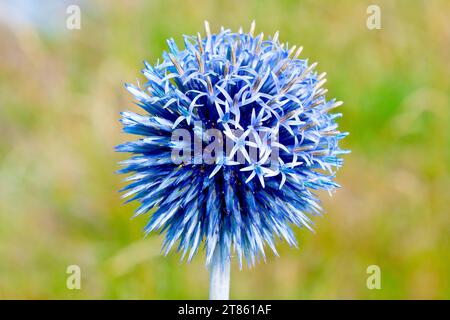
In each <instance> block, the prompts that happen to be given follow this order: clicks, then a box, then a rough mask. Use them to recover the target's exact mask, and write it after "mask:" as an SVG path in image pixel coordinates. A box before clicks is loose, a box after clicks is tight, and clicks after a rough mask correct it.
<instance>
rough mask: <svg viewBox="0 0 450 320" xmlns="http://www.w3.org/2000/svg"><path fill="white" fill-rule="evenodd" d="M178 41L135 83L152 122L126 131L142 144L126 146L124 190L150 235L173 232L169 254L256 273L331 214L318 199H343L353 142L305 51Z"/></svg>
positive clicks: (241, 37) (235, 41)
mask: <svg viewBox="0 0 450 320" xmlns="http://www.w3.org/2000/svg"><path fill="white" fill-rule="evenodd" d="M205 26H206V35H205V36H204V37H203V38H202V37H201V36H200V34H198V35H197V36H184V46H185V48H184V49H178V47H177V45H176V44H175V42H174V40H173V39H170V40H168V46H169V52H167V53H164V54H163V59H162V62H161V63H160V62H159V61H158V63H156V65H155V66H152V65H150V64H149V63H147V62H145V68H144V69H143V70H142V72H143V74H144V76H145V77H146V78H147V80H148V81H147V83H145V85H143V87H139V86H134V85H130V84H127V85H126V88H127V89H128V91H130V92H131V93H132V94H133V96H134V98H135V99H136V100H137V105H138V106H139V107H141V108H142V109H143V111H144V114H136V113H133V112H123V113H122V119H121V122H122V123H123V126H124V131H125V132H127V133H130V134H136V135H139V136H141V138H140V139H139V140H137V141H132V142H126V143H124V144H121V145H119V146H117V151H119V152H129V153H132V154H133V156H132V157H131V158H130V159H128V160H125V161H123V162H122V165H123V166H124V168H123V169H122V170H120V172H121V173H133V175H131V176H129V177H128V178H127V179H126V180H127V181H130V183H129V185H128V186H126V187H125V188H124V189H123V191H126V193H125V194H124V197H131V198H130V199H129V201H133V200H137V201H139V202H140V203H141V205H140V207H139V208H138V209H137V211H136V215H140V214H144V213H147V212H149V211H150V210H151V209H153V208H155V210H152V211H153V213H152V214H151V217H150V220H149V222H148V224H147V226H146V228H145V231H146V233H150V232H151V231H155V230H161V231H165V233H166V237H165V241H164V245H163V249H164V250H165V253H166V254H167V253H168V252H169V250H170V249H171V248H172V247H174V246H175V247H177V249H178V250H179V251H181V252H182V259H183V257H185V256H186V255H187V257H188V260H191V259H192V257H193V255H194V254H195V253H196V252H197V251H198V249H199V247H200V246H201V245H202V244H204V247H205V250H206V263H207V264H209V263H210V261H211V259H212V257H213V254H214V252H215V250H218V252H219V253H220V257H222V259H224V260H225V259H229V258H230V256H231V254H232V253H233V254H235V255H236V256H237V259H238V261H239V264H240V265H242V261H243V259H244V258H245V260H246V261H247V263H248V264H249V265H253V264H254V263H255V262H256V261H258V260H259V259H260V257H262V258H263V259H265V250H266V248H267V247H269V248H270V249H271V250H272V251H273V252H274V253H275V254H277V251H276V248H275V243H276V239H284V240H285V241H287V243H289V244H290V245H292V246H296V245H297V242H296V239H295V236H294V233H293V231H292V229H291V226H293V225H295V226H299V227H307V228H309V229H311V224H312V222H311V220H310V215H315V214H320V212H321V207H320V205H319V199H318V198H317V196H316V195H315V194H314V193H313V191H314V190H327V191H330V192H331V191H333V190H334V189H335V188H337V187H338V185H337V184H336V183H335V182H334V181H333V179H334V175H335V171H336V169H337V168H338V167H340V166H341V164H342V159H340V158H339V155H340V154H342V153H345V151H344V150H341V149H340V148H339V146H338V142H339V140H341V139H342V138H343V137H345V135H346V134H345V133H341V132H339V131H338V126H337V124H336V122H335V120H336V118H338V117H340V116H341V114H336V113H334V114H332V113H330V110H332V109H334V108H335V107H338V106H339V105H340V104H341V103H340V102H336V101H335V100H334V99H332V100H327V99H326V98H325V94H326V92H327V91H326V90H325V89H324V88H322V85H323V84H324V83H325V81H326V80H325V78H324V76H325V74H324V73H322V74H320V75H318V74H317V72H315V71H314V68H315V66H316V64H311V65H310V64H308V60H306V59H301V58H299V55H300V53H301V48H299V49H297V48H296V47H295V46H293V47H289V46H288V45H287V44H281V43H280V42H279V40H278V33H276V34H275V35H274V36H273V37H269V38H268V39H264V36H263V34H259V35H256V36H255V35H254V24H252V28H251V30H250V32H249V33H244V32H242V30H240V31H239V32H238V33H233V32H231V31H230V30H225V29H223V28H222V29H221V31H220V32H219V33H217V34H212V33H211V32H210V29H209V26H208V24H207V23H205Z"/></svg>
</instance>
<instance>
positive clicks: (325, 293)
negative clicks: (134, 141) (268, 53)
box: [0, 0, 450, 299]
mask: <svg viewBox="0 0 450 320" xmlns="http://www.w3.org/2000/svg"><path fill="white" fill-rule="evenodd" d="M72 3H75V4H78V5H79V6H80V8H81V29H80V30H68V29H67V28H66V18H67V17H68V15H67V14H66V8H67V6H68V5H70V4H72ZM370 4H377V5H379V6H380V8H381V22H382V29H381V30H369V29H368V28H367V27H366V19H367V17H368V15H367V13H366V9H367V7H368V5H370ZM0 12H1V14H0V298H25V299H30V298H37V299H52V298H58V299H81V298H89V299H91V298H93V299H99V298H107V299H118V298H124V299H132V298H138V299H141V298H142V299H177V298H183V299H204V298H207V297H208V274H207V270H206V269H205V266H204V257H203V253H202V254H200V255H199V256H197V257H196V258H195V259H194V261H193V262H191V263H190V264H186V263H179V255H178V254H175V253H172V254H170V255H169V256H168V257H166V258H164V257H162V256H161V255H160V254H159V250H160V245H161V242H162V237H161V236H157V235H152V236H150V237H148V238H146V239H144V238H143V233H142V229H143V227H144V225H145V222H146V217H141V218H136V219H133V220H131V219H130V217H131V215H132V212H133V210H134V209H135V207H136V204H130V205H122V200H120V195H119V193H118V192H117V190H118V189H119V188H120V187H121V186H123V185H124V183H123V182H122V178H123V177H122V176H118V175H115V174H114V171H115V170H117V169H118V165H117V162H118V161H119V160H121V159H124V158H125V157H126V155H124V154H116V153H114V152H113V147H114V146H115V145H117V144H118V143H120V142H122V141H125V140H127V139H128V138H129V137H127V136H126V135H124V134H122V133H121V127H120V125H119V123H118V119H119V114H118V113H119V111H120V110H124V109H131V110H136V108H135V107H134V106H133V104H132V98H131V96H130V95H129V94H128V93H127V92H126V91H125V90H124V88H123V83H124V82H136V79H140V80H142V76H141V75H140V72H139V71H140V69H141V68H142V61H143V60H144V59H147V60H148V61H150V62H155V61H156V59H157V58H158V57H160V55H161V53H162V51H163V50H165V49H166V43H165V39H166V38H168V37H172V36H173V37H175V39H176V40H177V41H178V43H180V45H181V35H182V34H195V33H196V32H197V31H202V30H203V20H205V19H207V20H209V22H210V24H211V27H212V29H213V30H214V31H217V30H218V29H219V28H220V26H222V25H223V26H225V27H229V28H231V29H233V30H237V28H238V27H239V26H241V25H242V26H243V27H244V28H245V29H247V30H248V28H249V25H250V22H251V21H252V20H253V19H255V20H256V30H257V32H264V33H265V34H266V35H268V34H273V33H274V32H275V31H276V30H279V31H280V39H281V40H282V41H287V42H289V43H290V44H297V45H303V46H304V51H303V53H302V57H308V58H309V59H310V61H318V62H319V66H318V70H319V71H320V72H321V71H326V72H327V73H328V83H327V85H326V87H327V88H328V89H329V94H328V97H336V98H338V99H339V100H343V101H344V103H345V104H344V106H343V107H341V110H340V111H341V112H343V113H344V118H343V119H342V120H340V126H341V129H342V130H343V131H349V132H350V133H351V134H350V136H349V137H348V138H347V139H346V140H345V141H344V143H343V144H344V147H346V148H350V149H352V153H351V154H350V155H347V156H346V157H345V165H344V167H343V168H342V169H341V170H340V171H339V172H338V175H337V181H338V182H339V183H340V184H341V185H342V186H343V188H342V189H340V190H339V191H338V192H336V193H335V194H334V196H333V197H332V198H330V197H329V196H328V195H327V194H322V198H323V199H324V200H323V206H324V208H325V210H326V214H325V215H324V217H322V218H316V219H315V222H316V226H315V230H316V233H315V234H313V233H311V232H309V231H307V230H301V231H300V232H297V234H298V238H299V241H300V248H299V249H292V248H289V247H288V246H287V245H286V244H283V243H281V244H279V248H280V254H281V257H280V258H276V257H274V256H273V255H270V256H269V259H268V262H267V263H260V264H258V265H257V266H256V268H254V269H251V270H249V269H248V268H245V269H244V270H242V271H239V270H238V267H237V264H236V262H235V261H234V264H233V267H232V268H233V269H232V284H231V297H232V298H235V299H253V298H264V299H272V298H273V299H303V298H305V299H335V298H337V299H353V298H355V299H363V298H369V299H405V298H413V299H416V298H425V299H431V298H440V299H444V298H445V299H449V298H450V257H449V252H450V241H449V231H450V216H449V213H450V209H449V204H450V203H449V202H450V201H449V199H450V172H449V171H450V170H449V163H450V152H449V147H450V128H449V125H450V109H449V108H450V103H449V102H450V90H449V89H450V62H449V61H450V59H449V58H450V18H449V13H450V2H449V1H445V0H442V1H436V0H431V1H406V0H397V1H379V0H377V1H372V0H371V1H358V2H356V1H339V2H335V1H320V2H317V1H313V0H310V1H300V0H295V1H265V0H254V1H242V0H226V1H225V0H224V1H209V0H204V1H198V0H195V1H194V0H189V1H173V0H166V1H121V2H114V3H113V2H112V1H56V0H54V1H49V0H47V1H2V4H1V5H0ZM72 264H75V265H79V266H80V267H81V272H82V288H81V290H68V289H67V288H66V278H67V276H68V275H67V274H66V268H67V266H68V265H72ZM369 265H379V266H380V268H381V290H369V289H367V287H366V279H367V277H368V274H367V273H366V268H367V267H368V266H369Z"/></svg>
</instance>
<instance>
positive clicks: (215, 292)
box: [209, 246, 230, 300]
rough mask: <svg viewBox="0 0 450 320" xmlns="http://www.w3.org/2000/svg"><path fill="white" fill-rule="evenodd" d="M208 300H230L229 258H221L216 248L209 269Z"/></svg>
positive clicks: (218, 249) (219, 251)
mask: <svg viewBox="0 0 450 320" xmlns="http://www.w3.org/2000/svg"><path fill="white" fill-rule="evenodd" d="M209 272H210V278H209V299H210V300H228V299H229V298H230V257H225V258H224V259H223V258H222V253H221V250H220V247H219V246H217V247H216V249H215V250H214V254H213V257H212V260H211V264H210V267H209Z"/></svg>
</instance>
